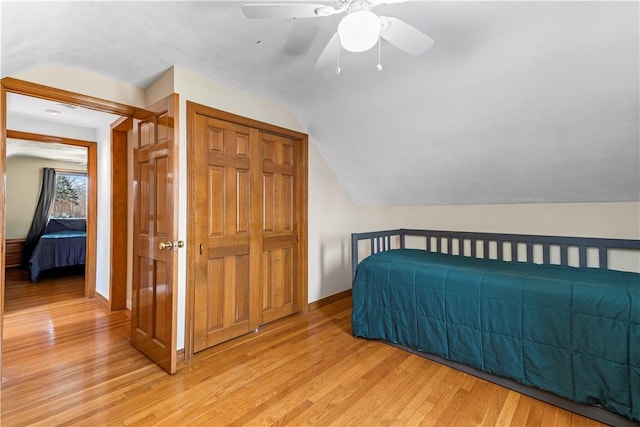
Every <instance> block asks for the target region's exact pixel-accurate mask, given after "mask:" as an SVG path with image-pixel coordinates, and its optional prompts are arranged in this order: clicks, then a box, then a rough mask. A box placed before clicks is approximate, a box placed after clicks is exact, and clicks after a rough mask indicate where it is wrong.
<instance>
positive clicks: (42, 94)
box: [0, 77, 145, 372]
mask: <svg viewBox="0 0 640 427" xmlns="http://www.w3.org/2000/svg"><path fill="white" fill-rule="evenodd" d="M7 93H15V94H19V95H25V96H30V97H34V98H41V99H46V100H50V101H55V102H61V103H64V104H70V105H77V106H81V107H85V108H89V109H92V110H97V111H103V112H106V113H112V114H116V115H120V116H125V117H136V118H137V117H144V116H145V110H144V109H142V108H137V107H132V106H129V105H125V104H120V103H118V102H113V101H108V100H104V99H100V98H96V97H93V96H89V95H82V94H79V93H75V92H71V91H67V90H63V89H57V88H53V87H50V86H45V85H41V84H38V83H32V82H27V81H24V80H19V79H15V78H12V77H5V78H3V79H2V80H0V178H2V179H0V227H2V233H0V252H1V255H0V272H4V268H5V243H6V233H5V228H6V218H5V207H6V187H5V179H4V177H5V176H6V140H7V113H6V106H7ZM95 145H96V144H94V146H95ZM96 150H97V147H96ZM95 161H96V163H95V164H94V165H93V169H94V170H95V171H96V173H97V155H96V160H95ZM111 167H112V168H113V167H114V165H113V164H112V165H111ZM123 167H126V165H124V166H123ZM96 176H97V175H96ZM96 190H97V179H96ZM95 193H96V197H97V191H96V192H95ZM96 204H97V199H96ZM96 214H97V206H96ZM93 222H94V225H93V226H94V227H97V224H95V223H96V219H95V218H94V221H93ZM124 226H125V227H126V224H125V225H124ZM113 228H114V227H113V224H112V230H113ZM96 230H97V228H96ZM87 233H89V224H87ZM94 236H95V234H94ZM87 237H88V236H87ZM93 240H94V245H95V237H94V239H93ZM112 242H113V239H112ZM87 251H89V245H88V246H87ZM87 262H88V263H89V253H88V254H87ZM92 262H93V271H92V276H93V280H94V289H95V265H96V259H95V247H94V250H93V260H92ZM87 273H89V268H87ZM110 281H111V277H110ZM85 283H86V282H85ZM122 285H123V286H126V283H124V284H122ZM85 286H86V285H85ZM4 288H5V278H4V274H0V372H2V341H3V324H4Z"/></svg>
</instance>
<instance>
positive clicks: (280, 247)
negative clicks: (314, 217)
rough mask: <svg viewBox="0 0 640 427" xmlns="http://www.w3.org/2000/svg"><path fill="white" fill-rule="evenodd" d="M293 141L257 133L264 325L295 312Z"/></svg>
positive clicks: (296, 263) (295, 234) (296, 239)
mask: <svg viewBox="0 0 640 427" xmlns="http://www.w3.org/2000/svg"><path fill="white" fill-rule="evenodd" d="M294 142H295V141H294V140H293V139H290V138H288V137H284V136H280V135H274V134H271V133H267V132H261V133H260V145H261V152H262V156H261V163H262V164H261V166H262V168H261V169H262V172H261V173H262V199H263V203H262V219H263V221H262V281H261V285H262V286H261V303H262V306H261V319H260V323H261V324H264V323H268V322H271V321H273V320H276V319H279V318H281V317H284V316H287V315H289V314H292V313H294V312H295V311H296V307H297V306H298V304H296V301H295V297H296V295H295V292H294V281H295V280H296V278H297V277H298V275H297V274H296V272H297V271H298V262H299V261H298V239H299V236H298V233H297V217H296V209H295V206H296V191H295V189H296V174H295V168H296V164H295V159H296V158H297V153H296V147H297V145H296V144H295V143H294Z"/></svg>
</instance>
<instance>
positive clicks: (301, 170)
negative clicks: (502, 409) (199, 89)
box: [184, 101, 309, 359]
mask: <svg viewBox="0 0 640 427" xmlns="http://www.w3.org/2000/svg"><path fill="white" fill-rule="evenodd" d="M198 114H203V115H207V116H209V117H213V118H216V119H219V120H224V121H228V122H233V123H238V124H241V125H244V126H249V127H253V128H259V129H261V130H266V131H268V132H273V133H276V134H281V135H286V136H289V137H293V138H295V139H297V140H298V142H299V146H298V158H297V159H296V161H297V162H298V163H297V164H298V168H297V175H296V180H297V183H298V185H299V186H300V192H301V194H300V195H301V197H299V198H297V201H296V206H295V209H296V212H297V213H298V223H297V230H296V231H297V233H298V236H299V247H298V256H299V263H298V265H299V267H298V276H297V277H296V278H295V283H296V285H295V292H296V296H297V297H296V298H295V300H294V304H295V310H296V311H297V312H298V313H306V312H307V310H308V304H307V301H308V292H309V291H308V262H307V261H308V244H307V242H308V236H307V229H308V207H307V206H308V205H307V200H308V194H309V185H308V170H309V167H308V158H309V155H308V152H309V137H308V135H307V134H304V133H301V132H296V131H293V130H290V129H286V128H283V127H280V126H276V125H273V124H270V123H265V122H261V121H259V120H255V119H251V118H248V117H244V116H239V115H237V114H233V113H229V112H226V111H222V110H218V109H216V108H213V107H207V106H205V105H201V104H197V103H195V102H191V101H187V117H186V119H187V247H186V249H187V278H186V279H187V280H186V314H185V317H186V322H185V345H184V356H185V359H190V358H192V357H193V354H194V335H193V334H194V333H195V277H196V274H195V268H196V257H197V256H199V247H198V239H197V231H196V229H195V225H194V224H195V223H196V221H195V216H196V214H197V212H196V204H195V200H196V194H195V193H196V185H195V184H196V175H195V173H194V171H195V167H194V161H195V159H194V158H193V154H192V153H194V152H195V144H196V135H195V133H196V115H198Z"/></svg>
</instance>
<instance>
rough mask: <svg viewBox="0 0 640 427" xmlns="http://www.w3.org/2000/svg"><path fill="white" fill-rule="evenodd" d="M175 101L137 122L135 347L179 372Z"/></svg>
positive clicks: (160, 104) (157, 107)
mask: <svg viewBox="0 0 640 427" xmlns="http://www.w3.org/2000/svg"><path fill="white" fill-rule="evenodd" d="M177 102H178V96H177V95H172V96H169V97H168V98H165V99H164V100H162V101H160V102H158V103H157V104H154V105H153V106H152V107H151V108H149V111H150V115H149V117H148V118H146V119H144V120H141V121H139V122H137V126H136V129H137V138H136V141H137V144H136V148H135V150H134V243H133V257H134V258H133V260H134V261H133V290H132V307H131V343H132V345H133V346H134V347H136V348H137V349H138V350H140V351H141V352H142V353H144V354H145V355H147V356H148V357H149V358H150V359H152V360H153V361H154V362H156V363H157V364H158V365H159V366H160V367H162V368H163V369H164V370H166V371H167V372H169V373H171V374H173V373H175V371H176V299H177V252H176V250H175V249H177V247H176V248H175V249H174V246H173V242H176V241H177V232H178V230H177V215H176V208H177V206H176V204H177V200H178V187H177V182H176V177H177V172H178V168H177V155H176V153H177V141H178V138H177V128H176V126H175V123H176V122H177V117H176V116H177V111H178V108H177Z"/></svg>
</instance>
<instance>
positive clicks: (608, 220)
mask: <svg viewBox="0 0 640 427" xmlns="http://www.w3.org/2000/svg"><path fill="white" fill-rule="evenodd" d="M357 224H358V226H357V228H358V231H359V232H363V231H374V230H387V229H395V228H417V229H433V230H455V231H483V232H494V233H514V234H542V235H555V236H578V237H608V238H619V239H640V203H638V202H626V203H545V204H513V205H461V206H386V207H359V208H358V209H357ZM614 255H615V256H614ZM614 255H612V256H611V260H610V263H611V267H612V268H617V269H623V270H630V271H640V256H638V255H637V254H630V253H628V252H626V253H620V252H616V253H615V254H614Z"/></svg>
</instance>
